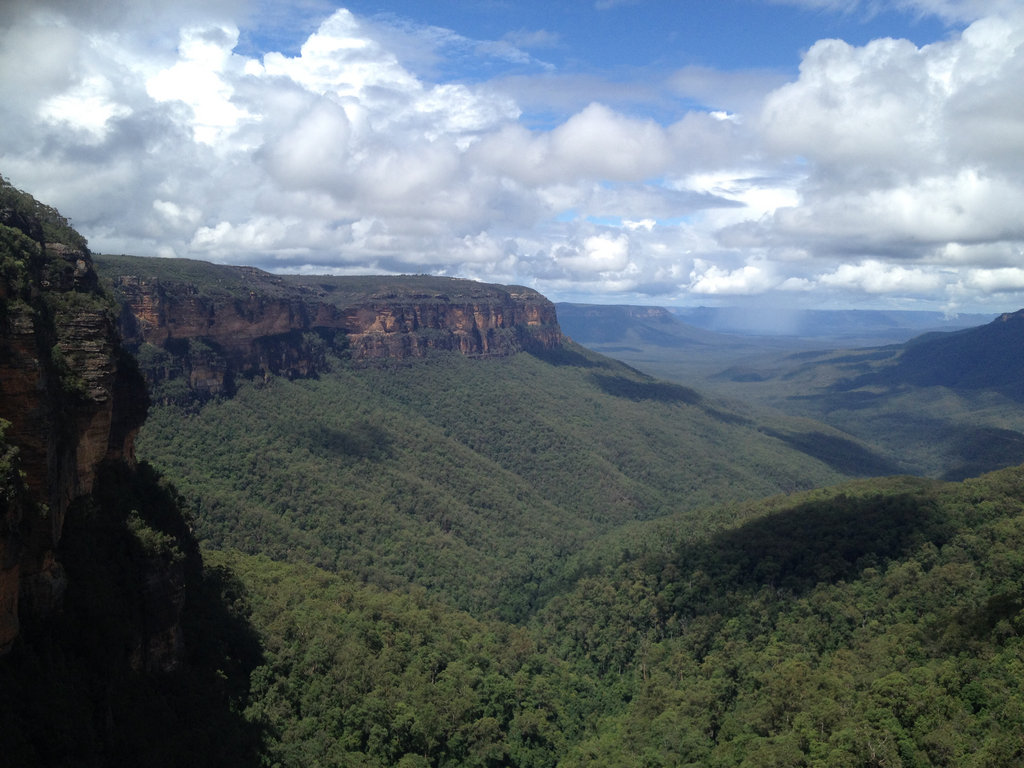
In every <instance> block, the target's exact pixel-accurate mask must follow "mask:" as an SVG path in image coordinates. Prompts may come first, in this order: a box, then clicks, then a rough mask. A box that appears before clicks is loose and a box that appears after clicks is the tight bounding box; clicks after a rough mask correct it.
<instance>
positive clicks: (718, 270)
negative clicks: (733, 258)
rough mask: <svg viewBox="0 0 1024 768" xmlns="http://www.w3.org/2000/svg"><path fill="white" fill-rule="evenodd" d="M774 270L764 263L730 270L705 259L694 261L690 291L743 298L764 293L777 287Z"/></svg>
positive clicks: (755, 263)
mask: <svg viewBox="0 0 1024 768" xmlns="http://www.w3.org/2000/svg"><path fill="white" fill-rule="evenodd" d="M777 283H778V280H777V279H776V277H775V276H774V274H773V269H772V268H771V267H770V265H768V264H767V263H764V262H754V263H750V264H745V265H744V266H742V267H738V268H737V269H732V270H730V269H728V268H725V267H720V266H718V265H716V264H712V263H710V262H708V261H705V260H704V259H696V260H694V265H693V271H691V272H690V286H689V287H690V290H691V291H693V292H694V293H700V294H713V295H715V294H717V295H728V296H743V295H750V294H757V293H763V292H765V291H766V290H768V289H769V288H773V287H775V286H776V285H777Z"/></svg>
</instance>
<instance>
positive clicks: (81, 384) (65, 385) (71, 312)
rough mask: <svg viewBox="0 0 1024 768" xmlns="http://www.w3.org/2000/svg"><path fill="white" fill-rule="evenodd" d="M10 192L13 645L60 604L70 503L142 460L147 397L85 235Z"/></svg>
mask: <svg viewBox="0 0 1024 768" xmlns="http://www.w3.org/2000/svg"><path fill="white" fill-rule="evenodd" d="M0 192H2V193H3V195H2V196H0V419H2V420H3V422H5V423H3V425H2V426H3V427H4V429H3V434H2V441H3V443H4V444H5V445H6V450H7V451H8V452H9V454H10V457H11V461H10V463H9V464H10V471H9V472H8V476H7V482H6V483H5V487H4V494H3V503H4V508H3V512H2V514H0V653H4V652H6V651H7V650H9V649H10V647H11V644H12V643H13V641H14V639H15V638H16V637H17V635H18V631H19V614H21V615H33V616H46V615H49V614H51V613H53V612H54V611H55V610H56V609H57V608H59V606H60V602H61V597H62V595H63V592H64V589H65V587H66V579H65V576H64V569H63V567H62V566H61V564H60V562H59V559H58V555H57V552H58V544H59V543H60V540H61V535H62V532H63V530H64V523H65V516H66V514H67V511H68V508H69V506H70V504H71V503H72V501H73V500H74V499H76V498H78V497H81V496H83V495H85V494H88V493H90V491H91V490H92V487H93V482H94V479H95V476H96V471H97V468H98V467H99V466H100V464H101V463H102V462H104V461H106V460H122V459H124V460H128V461H129V462H130V461H132V460H133V449H132V446H133V440H134V436H135V434H136V432H137V431H138V428H139V426H140V425H141V424H142V420H143V419H144V417H145V412H146V407H147V399H146V392H145V388H144V382H143V380H142V379H141V377H140V376H139V375H138V373H137V371H136V370H135V369H134V367H133V365H132V364H131V363H130V361H129V359H128V358H127V357H123V356H122V355H121V354H120V346H119V341H118V337H117V332H116V325H115V316H114V313H113V312H112V308H113V307H112V304H111V302H110V300H109V299H108V298H107V297H106V295H105V294H104V293H103V292H102V291H101V289H100V287H99V281H98V279H97V276H96V273H95V272H94V271H93V269H92V266H91V257H90V255H89V252H88V250H87V249H86V248H85V243H84V241H83V240H81V238H80V237H79V236H78V235H77V233H74V231H73V230H71V229H70V227H68V226H67V222H66V221H64V220H63V219H62V218H61V217H60V216H59V215H58V214H57V213H56V212H55V211H53V210H52V209H50V208H47V207H46V206H42V205H40V204H38V203H36V202H35V201H34V200H32V199H31V198H30V197H28V196H27V195H24V194H23V193H18V192H17V191H16V190H13V188H11V187H10V186H9V185H7V184H6V183H5V182H4V183H2V189H0ZM57 238H59V239H57ZM126 361H128V362H126Z"/></svg>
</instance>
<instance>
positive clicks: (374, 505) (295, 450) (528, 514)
mask: <svg viewBox="0 0 1024 768" xmlns="http://www.w3.org/2000/svg"><path fill="white" fill-rule="evenodd" d="M756 426H757V425H756V424H753V423H750V422H747V421H746V420H745V419H744V418H743V417H740V416H737V415H736V414H735V413H732V412H728V411H725V410H723V409H721V408H719V407H717V406H715V405H714V404H713V403H711V402H709V401H706V400H705V399H704V398H702V397H701V396H700V395H699V394H698V393H696V392H694V391H693V390H690V389H688V388H686V387H682V386H679V385H675V384H670V383H666V382H659V381H657V380H653V379H650V378H649V377H645V376H643V375H640V374H638V373H636V372H635V371H632V370H630V369H628V368H626V367H625V366H622V365H621V364H618V363H615V362H614V361H611V360H609V359H607V358H602V357H600V356H598V355H595V354H593V353H590V352H587V351H586V350H584V349H582V348H578V347H572V346H571V345H570V346H566V347H565V348H564V349H562V350H561V351H558V352H553V353H550V354H547V355H542V356H538V355H528V354H519V355H514V356H512V357H508V358H502V359H485V360H481V359H471V358H467V357H464V356H462V355H458V354H451V353H449V354H437V355H434V356H432V357H430V358H427V359H424V360H417V361H412V362H405V363H395V364H388V365H369V366H367V365H357V364H354V363H352V362H349V361H341V360H336V361H335V363H334V369H333V370H332V371H331V372H329V373H325V374H323V375H322V376H321V377H320V378H319V379H315V380H296V381H287V380H284V379H281V378H275V379H271V380H270V381H269V382H268V383H266V384H253V385H247V386H244V387H242V388H241V389H240V391H239V392H238V394H237V396H236V397H234V398H232V399H229V400H222V401H216V402H211V403H208V404H206V405H204V406H203V407H201V408H199V409H198V410H195V411H193V410H187V409H182V408H178V407H176V406H161V407H157V408H154V409H153V412H152V413H151V416H150V419H149V421H148V422H147V424H146V426H145V428H144V429H143V431H142V433H141V435H140V439H139V445H138V450H139V453H140V456H143V457H145V458H147V459H149V460H150V461H152V462H153V464H154V465H155V466H157V467H159V468H160V470H161V471H163V472H165V473H166V474H167V475H168V477H169V478H171V479H172V480H173V482H175V484H176V485H177V487H178V488H179V489H180V490H181V491H182V492H183V493H184V494H185V495H186V496H187V497H188V498H190V499H192V500H193V503H194V504H195V517H196V520H197V532H198V534H199V535H200V537H201V538H203V539H205V540H206V541H207V542H209V543H210V544H212V545H213V546H217V547H227V546H230V547H237V548H239V549H242V550H243V551H247V552H253V553H257V552H259V553H265V554H268V555H270V556H271V557H273V558H275V559H292V560H305V561H308V562H311V563H314V564H317V565H319V566H321V567H326V568H343V569H346V570H349V571H352V572H354V573H356V574H358V575H359V576H360V577H361V578H365V579H369V580H372V581H374V582H375V583H378V584H384V585H398V584H403V583H407V582H413V583H418V584H421V585H423V586H426V587H428V588H430V589H432V590H435V591H437V592H439V593H440V594H443V595H444V596H446V597H447V598H448V599H450V600H451V601H452V602H453V603H454V604H456V605H458V606H461V607H463V608H467V609H472V610H474V611H477V612H486V611H489V610H497V611H498V613H499V615H501V616H504V617H508V618H522V617H523V616H525V615H527V614H528V613H529V612H530V611H532V610H533V609H534V608H535V607H536V605H537V604H538V601H540V600H541V599H542V598H543V597H544V595H545V594H547V593H548V592H549V591H550V590H551V589H552V585H553V584H554V583H555V582H556V581H557V576H558V570H559V567H560V563H561V560H562V559H563V558H564V556H565V555H566V554H567V553H569V552H573V551H575V550H577V549H579V547H580V546H581V545H582V543H583V542H584V541H586V540H587V539H589V538H592V537H593V536H595V535H597V534H599V533H602V532H605V531H608V530H610V529H611V528H613V527H614V526H616V525H619V524H622V523H623V522H627V521H631V520H637V519H649V518H654V517H657V516H661V515H666V514H669V513H672V512H676V511H679V510H696V509H700V508H701V507H705V506H707V505H710V504H714V503H717V502H722V501H727V500H737V499H743V498H751V497H756V496H763V495H766V494H770V493H775V492H779V491H790V490H795V489H800V488H808V487H813V486H817V485H821V484H824V483H828V482H833V481H835V480H836V479H837V478H839V477H841V476H842V473H840V472H839V471H837V470H835V469H833V468H831V467H830V466H828V465H827V464H826V463H825V462H823V461H820V460H818V459H816V458H813V457H811V456H809V455H808V454H807V453H804V452H801V451H799V450H796V449H794V448H793V447H791V446H790V445H789V444H788V443H787V441H786V440H785V439H780V438H779V437H773V436H770V435H768V434H765V433H762V432H761V431H759V430H758V429H757V428H756Z"/></svg>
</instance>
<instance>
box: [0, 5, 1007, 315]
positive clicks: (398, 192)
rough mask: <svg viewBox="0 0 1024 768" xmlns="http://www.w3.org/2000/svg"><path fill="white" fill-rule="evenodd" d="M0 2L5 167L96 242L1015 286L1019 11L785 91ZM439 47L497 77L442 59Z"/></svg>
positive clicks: (890, 283) (126, 12) (392, 267)
mask: <svg viewBox="0 0 1024 768" xmlns="http://www.w3.org/2000/svg"><path fill="white" fill-rule="evenodd" d="M143 5H146V6H147V7H149V10H150V12H149V13H144V12H143V10H144V9H143ZM271 5H272V6H273V4H271ZM918 5H919V6H920V8H921V10H922V11H926V9H925V6H926V5H930V6H931V10H927V11H926V12H929V13H943V14H947V15H948V14H953V13H962V14H968V10H967V9H968V5H969V4H968V3H959V4H955V3H953V2H952V1H950V2H948V3H938V2H936V3H927V2H925V0H920V2H919V3H918ZM954 5H956V6H957V8H958V9H959V10H957V8H954V7H953V6H954ZM86 6H90V7H88V8H87V7H86ZM940 6H942V7H941V8H940ZM274 7H275V8H276V6H274ZM315 7H317V8H321V7H325V6H324V5H323V4H322V3H321V4H316V6H315ZM14 9H15V13H13V14H12V15H10V16H8V17H7V18H6V19H5V20H3V21H0V119H2V120H3V122H4V131H3V132H2V135H0V172H2V173H4V175H5V176H8V177H9V178H11V180H12V181H14V183H16V184H18V185H19V186H23V187H25V188H26V189H28V190H29V191H31V192H32V193H33V194H35V195H36V196H37V197H40V198H41V199H44V200H46V201H47V202H49V203H52V204H54V205H56V206H58V207H59V208H60V209H61V210H62V211H63V212H64V213H66V214H68V215H70V216H71V217H72V219H73V220H74V222H75V224H77V225H78V226H80V227H81V228H82V229H83V230H84V231H85V233H86V235H87V236H88V237H89V238H90V242H91V244H92V246H93V247H94V248H95V249H97V250H108V251H115V252H136V253H141V254H155V253H160V254H164V255H166V254H170V253H174V254H177V255H181V256H189V255H191V256H197V257H202V258H213V259H216V260H219V261H224V262H244V263H255V264H257V265H261V266H264V267H268V268H275V269H288V270H304V271H311V270H325V271H327V270H329V271H335V272H338V271H341V272H351V271H353V270H357V269H360V268H361V269H364V270H381V271H396V272H400V271H431V272H438V273H444V274H459V275H468V276H473V277H476V278H479V279H484V280H492V281H509V282H516V283H524V284H530V285H533V286H535V287H538V288H540V289H541V290H544V291H549V292H554V293H555V296H556V298H557V295H558V293H559V292H562V293H578V292H580V291H581V290H582V289H581V288H580V286H586V290H587V291H588V292H589V293H590V295H591V296H595V297H596V296H598V295H606V296H607V297H608V298H609V299H614V298H621V297H623V296H630V297H631V296H643V295H665V296H674V297H679V298H680V300H686V297H687V295H688V294H689V295H690V296H691V297H692V296H693V295H696V296H699V297H704V296H709V295H713V296H719V297H735V296H752V295H758V294H762V293H772V292H775V291H786V292H789V293H788V297H789V299H790V300H793V299H794V297H795V298H800V299H805V298H806V299H807V300H812V297H813V296H814V295H815V293H816V292H819V293H821V294H822V295H828V296H829V297H832V296H838V295H840V293H841V292H844V291H845V292H848V293H847V294H846V295H847V296H871V297H880V300H881V299H883V298H887V297H892V299H893V300H894V301H895V300H899V299H900V297H915V298H921V297H925V296H928V295H931V296H933V297H934V299H935V300H936V301H946V300H947V299H948V297H950V296H954V297H955V298H956V301H957V302H959V303H960V304H961V305H964V304H970V303H971V302H975V303H977V302H981V301H984V299H985V297H986V296H989V295H998V296H1000V297H1002V299H1003V300H1006V297H1008V296H1009V297H1011V298H1012V297H1014V296H1015V293H1014V292H1016V291H1019V290H1022V289H1020V288H1018V287H1014V286H1017V282H1016V281H1017V280H1018V274H1017V270H1019V269H1020V267H1019V265H1020V261H1021V255H1022V253H1024V99H1021V98H1020V83H1021V82H1024V56H1022V55H1021V53H1020V51H1024V12H1020V11H1019V10H1016V11H1005V12H1003V13H1002V14H1001V15H993V16H990V17H986V18H980V17H978V18H976V20H975V21H974V23H973V24H971V25H970V26H969V27H967V28H966V29H965V31H964V32H963V34H959V35H958V34H952V35H950V36H949V38H948V39H944V40H940V41H937V42H935V43H933V44H931V45H926V46H920V47H919V46H915V45H914V44H912V43H910V42H908V41H900V40H876V41H873V42H871V43H869V44H867V45H864V46H852V45H849V44H847V43H843V42H841V41H821V42H819V43H817V44H816V45H814V46H812V47H811V48H810V49H809V50H808V52H807V53H806V55H805V57H804V61H803V64H802V67H801V71H800V74H799V77H798V78H796V79H795V80H793V81H792V82H790V83H788V84H787V83H783V82H781V80H780V78H779V75H778V74H777V73H772V72H767V71H763V70H754V71H747V72H719V71H715V70H712V69H709V68H699V67H688V68H684V69H681V70H677V71H675V72H667V73H659V74H658V77H657V78H654V77H652V76H651V75H650V72H651V71H652V70H647V71H644V72H642V73H641V74H640V76H638V77H637V78H635V79H633V80H628V79H622V80H620V81H617V82H613V81H612V80H610V79H608V78H605V77H603V75H601V74H600V73H596V72H591V73H578V72H557V71H555V72H553V71H550V68H549V66H548V65H545V64H544V63H543V62H538V61H536V60H534V59H532V58H531V57H530V56H529V55H527V54H525V53H524V52H523V50H524V48H526V47H543V46H556V45H557V46H564V45H566V44H567V43H566V42H565V41H564V40H563V39H561V38H559V37H557V36H556V35H555V34H554V33H549V32H546V31H543V30H542V31H539V32H521V33H512V34H510V35H508V36H506V37H505V38H504V39H503V40H498V41H476V40H469V39H467V38H464V37H461V36H460V35H458V34H457V33H455V32H452V31H450V30H444V29H439V28H433V27H431V28H425V27H416V26H414V25H412V24H403V23H401V22H394V21H388V20H387V19H386V18H383V17H379V18H375V19H373V20H367V19H364V18H361V17H359V16H358V15H356V14H353V13H351V12H350V11H347V10H344V9H341V10H337V11H333V10H331V11H330V12H329V13H327V12H325V15H324V17H323V19H322V20H321V21H320V22H319V23H318V24H316V25H314V26H313V27H311V29H312V31H311V32H309V33H307V34H304V38H305V39H304V41H301V42H302V44H301V45H297V46H291V47H289V48H288V49H287V52H283V53H282V52H268V53H266V54H264V55H258V54H255V53H252V50H253V49H252V48H251V47H246V43H247V41H248V42H249V43H251V40H252V37H251V32H247V31H246V30H251V29H252V21H253V20H252V17H251V16H247V15H246V12H247V11H246V9H247V6H246V5H245V3H244V2H243V0H238V1H237V2H236V0H210V2H201V1H200V0H188V2H187V3H185V4H163V5H160V6H159V7H157V6H154V5H152V4H140V3H137V2H133V1H132V0H126V1H125V2H124V3H105V2H101V3H92V4H74V3H65V2H62V0H46V2H45V3H36V4H34V3H21V4H17V5H16V6H14ZM118 9H122V10H123V13H121V14H120V15H119V13H118ZM972 18H975V17H972ZM240 30H241V31H240ZM247 35H248V37H247ZM240 40H241V41H242V43H240V42H239V41H240ZM444 57H450V58H449V59H447V60H446V59H445V58H444ZM455 57H458V61H459V62H460V63H465V61H476V62H485V63H486V64H487V65H488V67H491V66H492V65H494V63H495V62H496V61H500V62H507V63H508V64H509V67H510V68H509V69H504V70H501V69H500V68H497V67H495V68H494V69H493V70H491V69H488V70H487V71H495V72H497V76H496V77H494V78H491V79H488V76H487V75H486V74H485V73H484V70H485V69H486V68H483V67H482V68H480V70H479V71H477V70H474V71H473V73H472V74H473V76H463V77H442V76H441V75H439V74H436V73H438V72H444V71H446V64H451V63H452V61H454V60H455ZM508 72H515V73H516V76H515V77H514V78H512V77H508V76H503V75H502V73H508ZM523 72H528V74H522V73H523ZM431 73H435V74H431ZM762 106H763V108H762ZM654 115H657V116H658V119H656V118H655V117H654ZM666 116H667V117H666ZM929 292H930V293H929ZM798 293H799V294H800V295H799V296H797V294H798Z"/></svg>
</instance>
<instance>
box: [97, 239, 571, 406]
mask: <svg viewBox="0 0 1024 768" xmlns="http://www.w3.org/2000/svg"><path fill="white" fill-rule="evenodd" d="M98 267H99V269H100V270H101V272H102V273H103V275H104V277H105V279H106V280H107V281H108V282H109V283H110V285H111V286H112V288H113V290H114V294H115V296H116V297H117V298H118V299H119V301H120V302H121V304H122V308H123V309H122V316H121V330H122V334H123V335H124V337H125V340H126V343H128V344H129V346H130V347H131V348H132V349H133V350H135V351H136V354H137V356H138V358H139V362H140V367H141V368H142V371H143V373H144V374H145V375H146V377H147V379H148V380H149V381H150V384H151V385H154V386H155V388H156V390H157V392H158V395H157V396H158V397H174V396H180V395H181V394H182V393H183V392H185V391H187V392H188V393H190V394H192V395H199V396H200V397H204V396H210V395H217V394H230V392H231V390H232V389H233V386H234V380H235V378H236V377H237V376H244V377H251V376H256V375H266V374H283V375H288V376H308V375H312V374H315V373H317V372H318V371H322V370H324V368H325V365H326V361H327V354H328V353H329V352H334V353H338V354H344V355H347V356H349V357H351V358H354V359H356V360H379V359H388V358H391V359H396V358H397V359H403V358H409V357H421V356H423V355H425V354H427V353H428V352H430V351H431V350H449V351H457V352H461V353H462V354H465V355H473V356H504V355H510V354H514V353H516V352H519V351H522V350H535V349H552V348H555V347H557V346H559V345H560V344H561V341H562V334H561V331H560V329H559V327H558V318H557V316H556V312H555V307H554V304H552V303H551V302H550V301H548V300H547V299H545V298H544V297H543V296H541V295H540V294H539V293H537V292H536V291H532V290H530V289H528V288H521V287H515V286H499V285H486V284H482V283H476V282H472V281H468V280H456V279H450V278H435V277H427V276H403V277H374V278H337V277H317V278H309V277H299V276H276V275H271V274H269V273H266V272H262V271H260V270H257V269H253V268H249V267H222V266H216V265H211V264H203V263H202V262H191V261H187V260H181V259H172V260H167V259H140V258H133V257H124V256H120V257H111V256H104V257H100V258H99V259H98ZM174 382H179V383H180V384H181V386H180V387H178V388H175V387H174V386H173V383H174ZM167 393H170V395H168V394H167Z"/></svg>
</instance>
